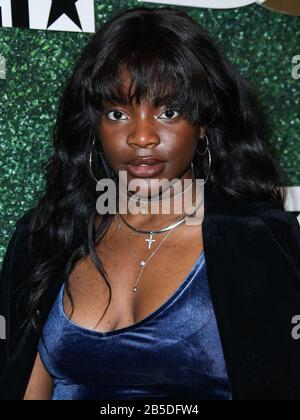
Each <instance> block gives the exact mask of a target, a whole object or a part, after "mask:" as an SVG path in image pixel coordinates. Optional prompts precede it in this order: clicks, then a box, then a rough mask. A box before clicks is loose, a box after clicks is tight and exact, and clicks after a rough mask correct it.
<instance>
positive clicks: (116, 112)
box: [106, 110, 126, 121]
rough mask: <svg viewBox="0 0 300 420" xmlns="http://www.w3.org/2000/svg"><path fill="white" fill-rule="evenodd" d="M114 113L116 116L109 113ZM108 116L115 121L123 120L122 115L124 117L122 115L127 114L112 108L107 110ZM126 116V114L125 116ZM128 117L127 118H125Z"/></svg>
mask: <svg viewBox="0 0 300 420" xmlns="http://www.w3.org/2000/svg"><path fill="white" fill-rule="evenodd" d="M110 114H112V115H113V116H114V117H115V118H110V117H109V115H110ZM106 115H107V116H108V118H109V119H111V120H113V121H122V119H121V118H120V117H122V115H124V116H125V114H124V113H123V112H121V111H116V110H112V111H109V112H107V114H106ZM125 117H126V116H125ZM125 119H126V118H125ZM123 120H124V119H123Z"/></svg>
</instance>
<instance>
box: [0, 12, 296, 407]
mask: <svg viewBox="0 0 300 420" xmlns="http://www.w3.org/2000/svg"><path fill="white" fill-rule="evenodd" d="M268 136H269V134H268V129H267V122H266V118H265V115H264V113H263V111H262V109H261V108H260V106H259V101H258V99H257V97H256V96H255V94H254V93H253V91H252V90H251V88H250V87H249V85H248V84H247V82H246V81H245V80H243V78H242V77H241V76H240V75H239V74H238V73H237V72H236V70H234V69H233V67H232V66H231V65H230V64H229V63H228V61H227V60H226V59H225V58H224V57H223V55H222V54H221V53H220V51H219V49H218V48H217V47H216V45H215V44H214V42H213V41H212V40H211V39H210V37H209V36H208V34H207V33H206V32H205V31H204V30H203V29H202V28H201V27H200V26H199V25H198V24H197V23H196V22H195V21H194V20H192V19H191V18H190V17H189V16H188V15H186V14H184V13H183V12H180V11H177V10H174V9H172V8H169V7H166V8H161V9H157V8H154V9H150V8H135V9H129V10H125V11H121V12H119V13H118V14H117V15H115V16H114V17H113V18H112V19H111V20H110V21H109V22H107V23H106V24H105V25H104V26H103V27H102V28H101V29H100V30H99V31H98V32H97V33H96V34H95V36H94V37H93V38H92V39H91V41H90V42H89V44H88V46H87V47H86V49H85V50H84V52H83V53H82V55H81V57H80V59H79V61H78V63H77V65H76V67H75V69H74V73H73V75H72V77H71V79H70V81H69V83H68V85H67V87H66V89H65V92H64V95H63V98H62V101H61V107H60V112H59V116H58V120H57V125H56V129H55V135H54V148H55V151H54V154H53V156H52V157H51V159H50V162H49V165H48V167H47V187H46V191H45V194H44V195H43V197H42V198H41V200H40V202H39V203H38V205H37V207H36V208H34V209H31V210H30V211H29V212H27V213H26V214H25V215H24V216H23V217H22V218H21V220H20V221H19V222H18V224H17V227H16V230H15V232H14V235H13V237H12V239H11V241H10V244H9V247H8V250H7V254H6V257H5V260H4V264H3V269H2V274H1V314H2V315H3V316H5V318H6V321H7V324H6V327H7V331H6V333H7V339H6V340H5V341H1V346H2V350H1V355H2V356H1V357H2V360H1V373H2V375H1V380H0V396H1V398H2V399H25V400H30V399H53V400H55V399H56V400H59V399H61V400H62V399H71V400H76V399H98V400H101V399H180V398H182V399H183V398H188V399H199V400H203V399H216V400H217V399H219V400H231V399H233V400H241V399H299V398H300V380H299V378H300V363H299V354H300V352H299V350H300V342H299V341H297V340H295V339H293V338H292V328H293V325H292V319H293V317H294V316H295V315H298V314H300V231H299V225H298V222H297V219H296V218H295V216H294V215H292V214H288V213H286V212H285V211H284V207H283V204H284V197H283V195H282V192H281V190H280V188H279V186H280V185H283V183H282V178H281V175H280V173H279V171H278V168H277V167H276V164H275V162H274V160H273V158H272V156H271V154H270V153H269V151H268V145H267V143H268ZM144 158H148V159H149V158H152V159H158V160H159V161H160V162H156V163H157V165H156V166H152V167H151V166H149V163H152V164H153V163H155V162H154V161H152V162H149V161H148V166H144V167H143V166H139V165H137V164H140V163H141V162H140V161H139V162H132V160H136V159H144ZM143 162H144V163H145V161H143ZM134 163H135V164H136V165H137V166H135V165H134ZM121 171H125V173H126V174H127V175H128V179H127V181H128V182H129V181H134V180H143V181H146V187H147V188H144V187H142V188H141V189H140V190H139V192H138V195H139V197H140V199H141V200H142V201H143V202H146V204H145V206H146V207H145V212H144V213H142V212H140V213H138V214H134V213H130V212H127V213H126V214H120V212H118V211H117V214H114V213H113V212H111V213H107V214H99V212H98V211H97V208H96V201H97V198H99V191H96V183H97V181H98V180H103V179H104V178H105V179H107V178H109V179H110V180H113V181H114V183H115V185H118V186H123V187H124V186H128V184H126V182H125V183H123V178H121V177H120V174H121ZM161 179H167V180H169V181H172V180H174V179H177V181H178V180H179V182H180V184H181V185H182V186H183V187H184V185H183V184H184V182H183V181H186V180H190V179H192V183H190V184H189V186H188V187H186V188H184V189H183V191H182V192H181V193H179V194H175V192H174V191H173V190H172V194H171V204H172V205H174V204H175V203H178V202H180V201H182V200H183V199H184V198H185V197H186V194H187V193H188V192H189V193H191V196H192V198H193V202H192V203H193V204H195V203H196V202H197V200H198V199H199V192H198V191H197V189H196V180H197V179H202V180H204V220H203V222H202V223H200V224H199V223H197V224H188V223H183V221H184V222H186V221H188V220H190V217H191V216H192V215H193V214H194V213H193V212H188V211H185V210H184V211H182V212H180V213H179V215H176V217H175V216H174V214H165V213H163V212H162V211H160V212H158V213H156V214H153V213H151V212H148V211H147V210H149V202H148V204H147V199H149V196H150V193H152V192H153V190H154V188H155V187H157V183H158V181H159V180H161ZM149 181H151V182H152V181H153V183H151V186H150V190H149V189H148V186H149V183H148V182H149ZM120 191H124V189H123V190H121V189H120V190H119V192H120ZM170 191H171V189H170ZM103 194H104V192H103ZM121 195H122V197H123V200H124V194H119V193H118V194H117V196H116V197H118V198H119V197H121ZM154 195H155V194H154ZM100 197H101V193H100ZM131 197H132V191H131V192H130V191H128V193H127V194H126V195H125V201H126V202H127V200H128V199H129V198H131ZM155 197H156V200H157V199H159V200H161V202H162V201H163V198H162V195H161V194H160V195H158V194H156V196H155ZM149 201H150V200H149ZM156 202H157V201H156ZM198 202H199V200H198ZM154 254H155V255H154Z"/></svg>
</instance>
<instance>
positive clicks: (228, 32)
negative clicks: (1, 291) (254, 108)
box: [0, 0, 300, 262]
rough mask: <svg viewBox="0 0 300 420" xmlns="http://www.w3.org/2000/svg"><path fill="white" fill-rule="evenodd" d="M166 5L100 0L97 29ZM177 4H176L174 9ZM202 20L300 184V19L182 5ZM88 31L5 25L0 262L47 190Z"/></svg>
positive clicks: (293, 181) (0, 45)
mask: <svg viewBox="0 0 300 420" xmlns="http://www.w3.org/2000/svg"><path fill="white" fill-rule="evenodd" d="M134 6H148V7H161V6H163V5H161V6H160V5H158V4H150V3H141V2H138V1H114V0H111V1H98V0H96V28H99V27H100V26H101V25H102V24H103V23H104V22H105V21H106V20H108V19H109V18H110V17H111V16H112V15H113V14H114V13H115V12H116V11H117V10H118V9H119V8H124V7H134ZM173 7H174V8H176V7H178V6H173ZM178 8H180V9H182V10H184V11H186V12H187V13H189V14H190V15H191V16H193V17H194V18H195V19H196V20H197V21H198V22H199V23H201V24H202V25H203V26H204V27H205V28H206V29H207V30H208V31H209V32H210V33H211V34H212V35H213V36H214V37H215V39H216V40H217V42H218V43H220V44H221V45H222V48H223V50H224V51H225V52H226V54H227V56H228V57H229V59H230V60H231V61H232V62H233V63H234V64H235V65H236V66H237V67H238V69H239V70H240V72H241V73H242V74H243V75H244V76H245V77H246V78H247V79H248V80H249V81H250V82H251V83H252V84H253V85H254V86H255V87H256V89H257V90H258V93H259V95H260V97H261V99H262V101H263V103H264V105H265V106H266V107H267V109H268V111H269V114H270V118H271V122H272V124H273V127H274V139H273V141H274V147H275V150H276V153H277V155H278V158H279V163H280V165H281V166H282V167H283V168H284V169H285V170H286V173H287V183H286V185H294V186H296V185H300V116H299V102H300V79H298V80H296V79H294V78H293V77H292V68H293V66H294V65H293V64H292V58H293V57H294V56H296V55H299V54H300V18H299V17H292V16H288V15H284V14H280V13H275V12H271V11H269V10H266V9H264V8H263V7H260V6H259V5H257V4H253V5H251V6H247V7H242V8H236V9H231V10H215V9H202V8H201V9H200V8H191V7H178ZM90 36H91V34H83V33H76V32H58V31H41V30H27V29H26V30H24V29H11V28H0V55H2V56H4V57H5V59H6V80H0V92H1V100H0V139H1V142H0V169H1V176H0V180H1V182H0V195H1V200H0V232H1V239H0V262H1V260H2V258H3V255H4V253H5V250H6V247H7V244H8V241H9V238H10V236H11V234H12V231H13V229H14V227H15V224H16V221H17V220H18V218H19V217H20V216H22V215H23V214H24V212H25V211H26V210H27V209H29V208H31V207H33V206H34V205H35V204H36V202H37V199H38V196H39V194H40V193H41V191H42V190H43V188H44V180H43V170H42V168H43V164H44V163H45V161H46V160H47V158H48V156H49V155H50V154H51V153H52V139H51V136H52V129H53V125H54V122H55V115H56V110H57V105H58V101H59V98H60V95H61V87H62V84H64V82H65V80H66V78H67V77H68V76H69V75H70V73H71V71H72V67H73V65H74V63H75V61H76V58H77V56H78V54H79V52H80V50H81V48H82V47H83V46H84V45H85V44H86V42H87V41H88V39H89V37H90Z"/></svg>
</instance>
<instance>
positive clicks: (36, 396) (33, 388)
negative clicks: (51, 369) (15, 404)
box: [23, 353, 53, 400]
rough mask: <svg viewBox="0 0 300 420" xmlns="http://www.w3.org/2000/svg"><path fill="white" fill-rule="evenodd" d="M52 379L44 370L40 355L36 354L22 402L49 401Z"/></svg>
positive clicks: (51, 391)
mask: <svg viewBox="0 0 300 420" xmlns="http://www.w3.org/2000/svg"><path fill="white" fill-rule="evenodd" d="M52 393H53V378H52V376H50V375H49V373H48V372H47V370H46V369H45V367H44V365H43V363H42V361H41V358H40V354H39V353H37V355H36V359H35V362H34V366H33V369H32V373H31V376H30V379H29V382H28V385H27V389H26V392H25V395H24V398H23V399H24V400H51V397H52Z"/></svg>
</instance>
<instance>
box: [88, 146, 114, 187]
mask: <svg viewBox="0 0 300 420" xmlns="http://www.w3.org/2000/svg"><path fill="white" fill-rule="evenodd" d="M94 148H95V139H94V140H93V144H92V150H91V153H90V156H89V169H90V174H91V175H92V177H93V178H94V180H95V181H96V182H98V181H99V180H98V179H97V178H96V177H95V175H94V173H93V169H92V156H93V150H94ZM97 154H98V155H99V156H100V159H101V161H102V165H103V167H104V168H105V171H106V175H107V177H109V178H110V174H109V169H108V167H107V165H106V162H105V160H104V159H103V156H104V153H102V152H100V153H99V152H97Z"/></svg>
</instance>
